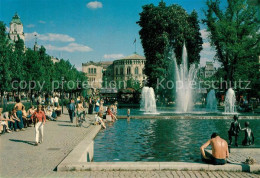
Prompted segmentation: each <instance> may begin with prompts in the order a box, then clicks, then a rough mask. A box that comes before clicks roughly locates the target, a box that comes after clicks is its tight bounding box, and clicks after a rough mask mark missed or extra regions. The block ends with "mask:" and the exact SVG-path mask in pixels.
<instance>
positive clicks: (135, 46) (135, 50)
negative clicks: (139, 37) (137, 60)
mask: <svg viewBox="0 0 260 178" xmlns="http://www.w3.org/2000/svg"><path fill="white" fill-rule="evenodd" d="M135 54H136V42H135Z"/></svg>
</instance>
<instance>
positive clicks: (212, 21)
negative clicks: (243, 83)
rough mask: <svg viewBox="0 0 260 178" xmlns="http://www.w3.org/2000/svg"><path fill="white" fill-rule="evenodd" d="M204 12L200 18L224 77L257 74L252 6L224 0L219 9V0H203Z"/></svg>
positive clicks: (258, 49)
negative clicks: (205, 3) (204, 1)
mask: <svg viewBox="0 0 260 178" xmlns="http://www.w3.org/2000/svg"><path fill="white" fill-rule="evenodd" d="M205 16H206V19H204V20H203V22H204V23H205V24H206V25H207V27H208V31H209V32H210V36H209V38H210V42H211V45H212V46H214V47H215V49H216V59H217V60H218V61H219V62H220V63H221V64H222V66H223V69H224V71H225V76H224V77H225V80H227V81H228V82H229V81H235V80H238V79H242V80H247V79H252V78H251V77H254V76H255V77H257V76H258V78H259V63H258V56H259V54H260V33H259V32H260V24H259V22H258V21H257V10H256V8H255V7H253V6H249V5H248V4H247V1H246V0H233V1H231V0H227V7H226V8H225V9H223V8H221V3H220V0H207V10H206V11H205ZM255 77H254V78H255ZM253 80H255V79H253Z"/></svg>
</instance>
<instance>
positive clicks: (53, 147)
mask: <svg viewBox="0 0 260 178" xmlns="http://www.w3.org/2000/svg"><path fill="white" fill-rule="evenodd" d="M93 119H94V116H93V115H88V116H87V123H84V125H83V126H84V127H81V128H78V127H75V124H71V123H70V122H69V117H68V115H67V114H66V113H65V114H64V115H62V116H61V117H60V118H59V119H58V121H56V122H53V121H48V122H47V123H46V125H45V128H44V142H43V143H42V144H40V145H39V146H37V147H36V146H33V144H34V128H33V127H31V128H28V129H27V130H26V131H20V132H13V133H9V134H5V135H2V136H0V177H101V178H103V177H147V178H151V177H235V178H236V177H260V176H259V175H256V174H251V173H242V172H223V171H212V172H205V171H86V172H76V171H72V172H56V171H55V168H56V166H57V165H58V164H59V163H60V162H61V161H62V160H63V159H64V158H65V157H66V155H67V154H68V153H69V152H70V151H71V150H72V149H73V148H74V147H75V146H76V145H77V144H78V143H79V142H80V141H81V140H82V139H83V138H84V137H85V136H86V134H87V133H88V131H89V129H88V126H89V124H90V123H91V122H92V121H93Z"/></svg>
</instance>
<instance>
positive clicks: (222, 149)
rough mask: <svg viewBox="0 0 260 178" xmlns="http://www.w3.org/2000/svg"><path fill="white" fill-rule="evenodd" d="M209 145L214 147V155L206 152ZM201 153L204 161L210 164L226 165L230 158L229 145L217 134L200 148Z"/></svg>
mask: <svg viewBox="0 0 260 178" xmlns="http://www.w3.org/2000/svg"><path fill="white" fill-rule="evenodd" d="M209 145H211V147H212V155H211V154H210V153H208V152H206V153H205V151H204V149H205V148H207V147H208V146H209ZM200 151H201V154H202V155H201V159H202V161H203V162H205V163H208V164H214V165H224V164H226V162H227V161H226V158H228V157H229V152H228V144H227V142H226V141H225V140H224V139H222V138H220V136H219V135H218V134H217V133H213V134H212V135H211V139H210V140H208V141H207V142H206V143H205V144H204V145H202V146H201V147H200Z"/></svg>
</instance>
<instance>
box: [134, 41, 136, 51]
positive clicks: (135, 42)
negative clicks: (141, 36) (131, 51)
mask: <svg viewBox="0 0 260 178" xmlns="http://www.w3.org/2000/svg"><path fill="white" fill-rule="evenodd" d="M134 44H135V54H136V38H135V40H134Z"/></svg>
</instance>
